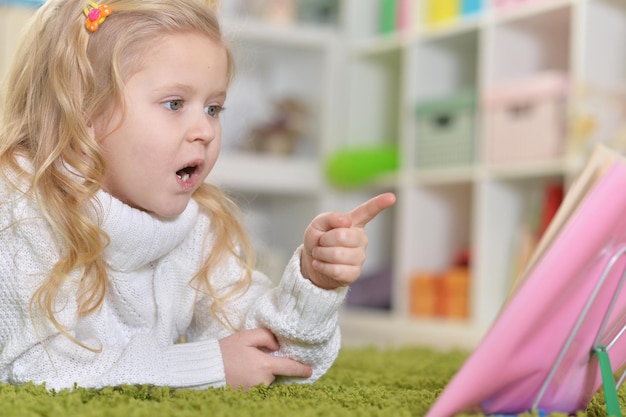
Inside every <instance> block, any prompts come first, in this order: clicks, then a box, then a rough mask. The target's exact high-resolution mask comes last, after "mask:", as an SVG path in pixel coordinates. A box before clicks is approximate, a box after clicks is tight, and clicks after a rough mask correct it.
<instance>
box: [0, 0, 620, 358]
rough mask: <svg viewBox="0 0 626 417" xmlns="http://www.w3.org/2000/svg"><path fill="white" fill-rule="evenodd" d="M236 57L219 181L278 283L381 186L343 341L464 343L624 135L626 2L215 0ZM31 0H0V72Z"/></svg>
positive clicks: (478, 333)
mask: <svg viewBox="0 0 626 417" xmlns="http://www.w3.org/2000/svg"><path fill="white" fill-rule="evenodd" d="M211 3H212V4H213V5H214V7H215V8H216V10H217V13H218V14H219V17H220V20H221V21H222V25H223V30H224V33H225V37H226V39H227V42H228V45H229V46H230V48H231V49H232V51H233V53H234V56H235V58H236V62H237V73H236V77H235V81H234V83H233V85H232V88H231V90H230V92H229V98H228V101H227V103H226V108H227V110H226V111H225V112H224V113H223V119H222V120H223V126H224V132H223V153H222V156H221V159H220V160H219V161H218V164H217V166H216V167H215V170H214V172H212V173H211V174H210V175H209V178H208V181H211V182H215V183H217V184H219V185H221V186H222V187H224V188H225V189H226V190H227V191H228V192H229V193H230V194H231V195H232V196H233V197H234V198H235V199H236V200H237V201H238V202H239V203H240V204H241V206H242V207H243V208H244V210H245V213H246V227H247V229H248V231H249V232H250V234H251V236H252V237H253V241H254V243H255V245H256V247H257V250H258V252H259V261H260V263H259V268H260V269H262V270H263V271H264V272H266V273H268V275H270V276H271V277H272V278H274V279H280V276H281V273H282V270H283V268H284V265H285V262H286V261H287V260H288V259H289V257H290V256H291V254H292V252H293V251H294V249H295V248H296V247H297V246H298V245H299V244H300V242H301V241H302V234H303V231H304V228H305V227H306V226H307V225H308V223H309V222H310V221H311V219H312V218H313V217H314V216H315V215H317V214H318V213H320V212H322V211H327V210H339V211H346V210H350V209H352V208H353V207H354V206H355V205H357V204H360V203H361V202H362V201H364V200H365V199H367V198H369V197H372V196H374V195H376V194H378V193H380V192H385V191H393V192H395V193H396V195H397V196H398V204H397V205H396V206H395V207H394V208H393V209H391V210H388V212H385V213H384V214H383V215H382V216H380V218H377V219H376V220H375V221H374V222H372V223H371V224H370V225H368V232H369V236H370V244H369V248H368V260H367V262H366V265H365V267H364V271H363V276H362V277H361V279H360V280H359V281H358V282H357V283H356V284H355V285H354V286H353V287H352V289H351V291H350V292H349V296H348V301H347V303H346V306H345V311H344V312H343V314H342V319H341V320H342V327H343V332H344V343H346V344H360V343H376V344H379V345H398V344H407V343H410V344H424V345H430V346H436V347H449V346H459V347H473V346H475V345H476V344H477V343H478V342H479V341H480V339H481V338H482V336H483V335H484V332H485V331H486V329H487V328H488V327H489V325H490V324H491V323H492V321H493V319H494V318H495V317H496V315H497V314H498V312H499V311H500V309H501V307H502V305H503V303H504V302H505V300H506V298H507V295H508V294H509V290H510V288H511V285H512V283H513V281H514V280H515V279H516V277H518V276H519V274H520V272H521V270H522V269H523V267H524V265H525V262H526V261H527V259H528V257H529V256H530V254H531V253H532V251H533V249H534V248H535V247H536V245H537V242H538V241H539V239H540V238H541V236H542V233H543V232H544V231H545V228H546V227H547V225H548V224H549V223H550V221H551V219H552V217H553V216H554V214H555V212H556V210H557V209H558V207H559V204H560V203H561V201H562V199H563V196H564V194H565V193H566V192H567V188H568V186H569V184H570V183H571V181H572V180H573V179H574V178H575V177H576V175H577V173H578V172H579V170H580V168H581V166H582V164H583V163H584V161H585V158H586V157H587V156H588V154H589V152H590V150H591V149H593V147H594V146H595V145H596V144H598V143H604V144H608V145H609V146H611V147H613V148H615V149H617V150H619V151H623V150H624V149H625V148H626V129H625V128H626V125H625V124H624V122H625V115H626V112H625V111H626V85H625V81H626V48H624V45H626V1H624V0H491V1H489V0H216V1H212V2H211ZM39 4H41V2H40V1H16V0H12V1H7V0H0V75H3V74H4V73H5V72H6V68H7V66H8V63H9V62H10V59H11V56H12V54H13V52H14V50H15V47H16V41H17V39H18V38H19V35H20V33H21V31H22V28H23V27H24V24H25V22H26V21H27V20H28V18H29V17H30V16H31V15H32V13H33V12H34V10H35V9H36V7H38V5H39Z"/></svg>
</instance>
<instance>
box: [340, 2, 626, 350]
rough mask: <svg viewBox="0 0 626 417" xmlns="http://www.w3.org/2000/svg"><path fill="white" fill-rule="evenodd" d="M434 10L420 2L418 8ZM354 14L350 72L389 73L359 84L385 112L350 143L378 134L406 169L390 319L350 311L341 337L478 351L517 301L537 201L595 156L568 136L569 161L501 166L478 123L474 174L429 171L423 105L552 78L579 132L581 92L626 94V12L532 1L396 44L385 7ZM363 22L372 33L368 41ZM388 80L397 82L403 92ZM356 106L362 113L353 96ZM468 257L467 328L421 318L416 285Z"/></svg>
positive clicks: (606, 135) (402, 36)
mask: <svg viewBox="0 0 626 417" xmlns="http://www.w3.org/2000/svg"><path fill="white" fill-rule="evenodd" d="M486 3H489V2H486ZM425 4H426V2H414V5H415V6H416V7H424V6H425ZM347 7H348V10H349V11H348V16H350V19H351V20H352V21H359V22H360V23H356V22H353V23H352V24H351V25H349V27H350V29H351V32H350V34H351V37H352V42H351V50H352V65H353V66H354V67H356V68H359V67H361V68H367V67H369V66H371V65H372V63H373V62H374V63H376V62H379V63H380V65H379V66H380V67H385V66H386V68H385V69H386V71H382V72H381V73H377V74H376V75H375V76H372V77H371V78H370V79H368V80H367V81H368V83H364V84H361V88H367V89H368V90H369V91H371V92H373V93H372V94H373V95H374V96H375V95H379V96H378V99H376V98H374V99H372V101H373V102H374V103H378V104H379V105H380V108H379V109H378V110H369V111H368V113H367V114H374V113H378V114H379V115H380V117H381V118H382V119H383V120H376V121H372V120H369V118H367V117H364V118H363V119H362V120H360V121H358V120H354V121H353V124H354V125H355V126H358V129H356V128H351V130H350V134H349V135H348V136H349V137H350V138H351V139H354V138H357V137H361V136H362V132H376V133H375V135H371V136H370V137H369V139H372V140H376V139H378V140H381V138H383V140H384V139H391V140H394V141H396V143H397V144H398V146H399V148H400V150H401V155H402V158H403V160H402V166H401V169H400V171H399V172H398V173H397V178H396V181H395V190H396V192H397V194H398V197H399V202H398V206H397V208H396V211H395V212H394V217H395V219H394V224H395V227H394V237H393V239H392V244H393V247H394V251H393V253H394V255H393V257H392V260H393V262H394V265H396V267H395V268H394V276H393V300H392V309H391V311H390V312H380V311H373V310H360V309H358V310H348V311H346V314H344V316H343V325H344V326H343V328H344V333H346V334H347V339H349V341H354V342H357V343H376V344H383V345H386V344H401V343H407V342H409V343H423V344H430V345H435V346H441V347H446V346H461V347H472V346H475V345H476V344H477V343H478V342H479V341H480V339H481V337H482V336H483V335H484V333H485V332H486V331H487V330H488V328H489V326H490V324H491V323H492V321H493V320H494V318H495V317H496V316H497V314H498V312H499V311H500V309H501V308H502V305H503V303H504V302H505V300H506V298H507V296H508V291H509V288H510V285H511V281H512V279H513V276H512V274H513V266H514V265H515V256H516V254H515V245H516V244H517V238H518V235H519V233H520V228H521V226H522V225H523V224H524V223H525V221H526V219H527V217H528V210H529V205H530V204H532V201H533V200H532V199H533V198H535V196H536V195H537V193H539V192H541V190H543V189H544V188H545V187H546V185H548V184H552V183H554V182H556V183H561V184H564V186H565V187H566V186H567V184H569V182H570V181H571V179H572V178H573V177H574V176H575V175H576V173H577V172H578V170H579V169H580V167H581V164H582V162H583V161H584V157H585V155H586V152H587V151H589V149H590V148H591V146H592V145H591V143H590V141H589V139H588V138H587V139H586V140H581V139H580V138H578V137H576V132H573V131H569V132H568V148H567V150H566V152H564V154H563V155H561V156H558V157H556V158H550V159H541V160H540V159H534V160H529V161H526V162H519V163H515V164H512V163H506V164H493V163H490V162H489V161H488V160H487V157H486V146H485V143H484V141H485V132H484V131H483V128H484V126H482V125H481V123H478V125H477V126H476V132H475V137H476V154H475V162H474V163H473V164H470V165H467V166H457V167H453V168H441V169H420V167H419V166H418V165H417V162H416V161H417V157H416V155H417V154H416V153H417V146H416V144H417V143H418V142H419V140H420V137H419V132H418V128H417V122H416V117H415V108H416V105H417V104H418V103H420V102H423V101H425V100H429V99H431V98H438V97H445V96H447V95H450V94H453V93H455V92H459V91H463V90H467V89H473V90H475V91H476V92H477V93H478V94H479V98H480V95H481V94H482V93H484V91H486V90H487V89H489V88H491V87H493V86H496V85H498V84H499V83H503V82H508V81H512V80H516V79H521V78H524V77H529V76H533V75H536V74H539V73H541V72H544V71H549V70H551V71H558V72H561V73H565V74H567V76H568V77H569V81H570V84H571V91H570V95H569V100H568V101H567V106H568V107H567V110H568V113H567V114H568V119H570V121H573V120H578V119H579V118H580V117H584V116H585V114H584V113H585V111H587V112H589V111H593V107H592V105H588V106H587V107H583V106H582V105H581V100H580V97H579V96H578V94H577V92H578V91H579V87H580V86H581V85H587V84H591V85H597V86H599V87H598V88H599V89H602V91H606V90H611V89H616V90H617V91H624V85H625V82H626V68H625V65H626V53H623V52H620V49H619V46H618V45H620V44H623V42H624V41H626V33H625V31H626V4H625V3H624V2H622V1H616V0H534V1H532V0H528V1H526V2H525V4H523V3H521V4H519V5H517V6H510V7H507V8H506V9H502V10H499V9H496V8H495V7H492V6H491V5H490V4H486V5H485V7H484V9H483V10H482V11H481V13H480V14H478V15H473V16H471V17H468V18H461V19H459V20H458V21H456V22H451V23H449V24H446V25H441V26H437V27H429V26H428V25H426V24H423V23H422V22H420V23H417V24H415V25H414V26H413V27H412V28H411V29H410V30H408V31H404V32H400V33H396V34H391V35H389V34H387V35H377V26H376V22H375V19H371V15H372V14H374V13H375V11H376V10H377V9H378V8H379V7H380V3H379V2H378V1H375V0H369V1H357V0H352V1H348V6H347ZM364 9H367V10H364ZM417 14H418V15H419V13H417ZM364 21H365V22H370V26H369V29H368V27H366V26H367V25H364V24H363V22H364ZM372 22H373V23H372ZM390 80H397V81H396V84H395V86H396V87H397V89H396V90H393V87H394V84H393V83H392V82H390ZM355 83H356V82H355ZM353 85H354V84H353ZM381 91H383V92H381ZM358 94H363V93H362V92H359V93H358ZM351 99H352V100H351V102H354V101H355V100H354V96H353V97H351ZM356 102H357V103H361V102H362V101H360V100H356ZM388 103H394V104H393V105H391V106H390V105H389V104H388ZM479 104H480V102H479ZM594 104H595V103H594ZM590 107H591V108H590ZM384 109H390V111H389V112H385V111H384ZM352 111H353V112H354V111H355V109H354V108H352ZM478 114H479V115H478V118H479V122H480V121H481V116H480V112H479V113H478ZM600 121H601V122H604V121H603V120H600ZM621 122H622V123H623V122H624V121H623V120H621ZM363 123H365V125H363ZM572 123H573V122H572ZM369 124H371V126H370V125H369ZM613 127H614V128H615V127H616V125H614V126H613ZM615 134H616V131H615V129H613V130H605V131H603V132H599V133H598V135H597V136H598V137H597V138H596V140H597V141H602V142H607V141H610V140H611V138H612V135H615ZM621 149H625V148H623V147H622V148H621ZM466 246H469V247H470V248H471V254H472V258H471V259H472V262H471V278H470V285H471V290H470V294H469V297H470V300H469V302H470V314H469V318H468V319H467V320H450V319H442V318H416V317H412V316H411V313H410V278H411V276H412V275H413V274H414V273H415V272H416V271H421V270H429V271H440V270H442V269H445V268H447V267H449V266H450V263H451V259H452V258H453V256H454V255H455V253H457V252H458V251H459V250H461V249H463V248H464V247H466Z"/></svg>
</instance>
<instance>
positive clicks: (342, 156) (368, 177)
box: [325, 145, 399, 188]
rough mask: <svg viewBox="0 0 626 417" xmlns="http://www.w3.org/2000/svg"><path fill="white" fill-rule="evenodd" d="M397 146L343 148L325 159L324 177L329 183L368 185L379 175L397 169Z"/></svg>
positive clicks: (335, 184) (349, 186)
mask: <svg viewBox="0 0 626 417" xmlns="http://www.w3.org/2000/svg"><path fill="white" fill-rule="evenodd" d="M398 165H399V156H398V148H397V147H396V146H391V145H378V146H376V145H374V146H370V147H365V146H361V147H352V148H344V149H340V150H338V151H336V152H335V154H334V155H332V156H330V157H329V158H328V160H327V161H326V167H325V168H326V178H327V179H328V181H329V182H330V183H331V185H334V186H337V187H341V188H357V187H363V186H366V185H370V184H371V183H372V182H374V181H375V180H377V179H378V178H380V176H381V175H384V174H389V173H393V172H395V171H397V169H398Z"/></svg>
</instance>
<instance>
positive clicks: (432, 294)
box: [409, 267, 469, 319]
mask: <svg viewBox="0 0 626 417" xmlns="http://www.w3.org/2000/svg"><path fill="white" fill-rule="evenodd" d="M409 296H410V302H409V306H410V312H411V315H413V316H416V317H443V318H453V319H466V318H468V317H469V268H467V267H453V268H450V269H449V270H447V271H445V272H444V273H442V274H437V273H432V272H417V273H415V274H413V276H412V277H411V283H410V295H409Z"/></svg>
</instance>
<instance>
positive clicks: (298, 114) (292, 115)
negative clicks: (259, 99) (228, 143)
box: [243, 98, 307, 155]
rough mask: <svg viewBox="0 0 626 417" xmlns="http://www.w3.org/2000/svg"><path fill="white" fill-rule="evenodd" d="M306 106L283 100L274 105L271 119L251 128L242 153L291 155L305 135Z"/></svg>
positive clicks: (301, 103) (297, 102)
mask: <svg viewBox="0 0 626 417" xmlns="http://www.w3.org/2000/svg"><path fill="white" fill-rule="evenodd" d="M306 121H307V106H306V105H305V104H304V103H303V102H302V101H300V100H297V99H294V98H284V99H282V100H280V101H278V102H277V103H276V105H275V108H274V111H273V114H272V117H271V118H270V120H269V121H268V122H266V123H264V124H261V125H258V126H255V127H253V128H252V130H251V131H250V133H249V135H248V140H247V141H246V142H245V143H244V144H243V150H244V151H250V152H256V153H269V154H275V155H291V154H293V153H294V152H295V150H296V145H297V144H298V141H299V140H300V139H301V138H302V137H303V135H304V133H305V127H306Z"/></svg>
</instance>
